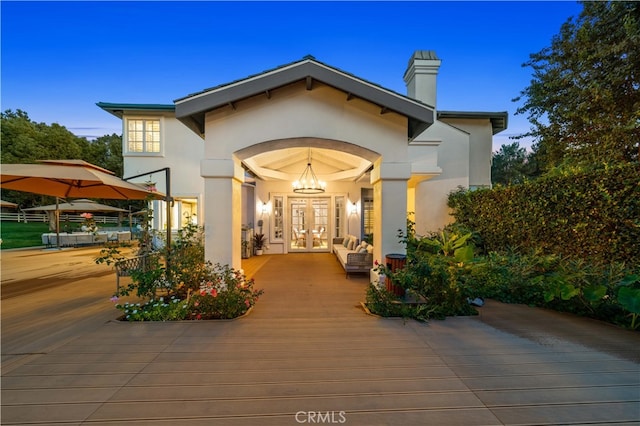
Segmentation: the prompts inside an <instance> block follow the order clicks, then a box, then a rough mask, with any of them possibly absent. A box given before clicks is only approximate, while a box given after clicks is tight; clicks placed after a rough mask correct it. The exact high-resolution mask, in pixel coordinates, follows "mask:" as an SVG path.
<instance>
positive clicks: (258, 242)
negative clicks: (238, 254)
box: [253, 233, 265, 250]
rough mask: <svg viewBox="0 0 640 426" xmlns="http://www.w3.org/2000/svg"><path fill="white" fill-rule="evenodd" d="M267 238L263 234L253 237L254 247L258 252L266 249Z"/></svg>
mask: <svg viewBox="0 0 640 426" xmlns="http://www.w3.org/2000/svg"><path fill="white" fill-rule="evenodd" d="M264 242H265V236H264V234H262V233H257V234H255V235H254V236H253V247H254V248H255V249H256V250H262V248H263V247H264Z"/></svg>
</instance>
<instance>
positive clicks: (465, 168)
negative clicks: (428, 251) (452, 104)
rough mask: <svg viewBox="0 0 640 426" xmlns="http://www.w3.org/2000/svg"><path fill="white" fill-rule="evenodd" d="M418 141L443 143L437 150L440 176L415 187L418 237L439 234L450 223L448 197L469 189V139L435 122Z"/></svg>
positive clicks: (459, 132)
mask: <svg viewBox="0 0 640 426" xmlns="http://www.w3.org/2000/svg"><path fill="white" fill-rule="evenodd" d="M417 140H426V141H429V140H432V141H434V140H435V141H442V142H441V143H440V144H439V145H438V147H437V165H438V168H439V169H440V170H441V173H440V174H438V175H435V176H434V177H432V178H431V179H429V180H425V181H423V182H420V183H418V184H417V185H416V188H415V216H414V218H415V224H416V232H417V233H418V234H425V233H427V232H429V231H436V230H438V229H440V228H442V227H444V226H445V225H446V224H448V223H450V222H451V220H452V219H451V216H450V215H449V209H448V207H447V197H448V195H449V193H450V192H451V191H453V190H455V189H456V188H457V187H458V186H463V187H465V188H468V187H469V155H470V135H469V134H468V133H467V132H464V131H462V130H460V129H457V128H455V127H452V126H450V125H448V124H446V123H443V122H441V121H436V122H435V123H434V124H433V125H432V126H431V127H430V128H429V129H427V130H426V131H425V132H423V134H421V135H420V136H419V138H417Z"/></svg>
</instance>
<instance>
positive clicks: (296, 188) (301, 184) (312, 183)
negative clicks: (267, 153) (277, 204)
mask: <svg viewBox="0 0 640 426" xmlns="http://www.w3.org/2000/svg"><path fill="white" fill-rule="evenodd" d="M325 187H326V184H325V183H324V182H321V181H319V180H318V178H317V177H316V174H315V173H314V172H313V169H312V168H311V148H309V159H308V161H307V167H306V168H305V169H304V171H303V172H302V174H301V175H300V178H299V179H298V180H297V181H295V182H293V192H295V193H298V194H320V193H322V192H324V191H325Z"/></svg>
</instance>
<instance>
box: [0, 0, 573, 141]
mask: <svg viewBox="0 0 640 426" xmlns="http://www.w3.org/2000/svg"><path fill="white" fill-rule="evenodd" d="M0 7H1V19H2V22H1V23H2V27H1V49H2V51H1V54H2V55H1V56H2V59H1V61H2V62H1V66H2V77H1V78H2V81H1V83H2V93H1V103H2V110H3V111H5V110H7V109H11V110H17V109H21V110H24V111H26V112H27V113H28V114H29V116H30V118H31V119H32V120H34V121H37V122H45V123H47V124H51V123H59V124H60V125H63V126H65V127H66V128H67V129H69V130H70V131H72V132H73V133H75V134H77V135H79V136H86V137H89V138H92V137H96V136H102V135H105V134H111V133H117V134H121V132H122V131H121V123H120V120H118V119H117V118H115V117H113V116H111V115H110V114H108V113H106V112H104V111H103V110H101V109H100V108H98V107H97V106H96V105H95V104H96V102H116V103H160V104H171V103H172V102H173V101H174V100H175V99H178V98H181V97H183V96H185V95H188V94H190V93H193V92H198V91H200V90H202V89H205V88H208V87H213V86H216V85H219V84H223V83H227V82H229V81H233V80H237V79H240V78H244V77H246V76H249V75H252V74H256V73H259V72H261V71H264V70H267V69H271V68H275V67H277V66H279V65H283V64H287V63H290V62H294V61H296V60H299V59H301V58H302V57H303V56H305V55H308V54H310V55H313V56H315V57H316V59H318V60H319V61H321V62H324V63H326V64H328V65H330V66H333V67H336V68H340V69H342V70H344V71H347V72H350V73H352V74H355V75H357V76H359V77H362V78H364V79H366V80H369V81H372V82H374V83H377V84H379V85H381V86H383V87H386V88H388V89H391V90H394V91H396V92H399V93H403V94H404V93H406V88H405V85H404V82H403V80H402V76H403V74H404V71H405V69H406V66H407V63H408V60H409V57H410V56H411V54H412V53H413V52H414V51H415V50H434V51H435V52H436V54H437V55H438V56H439V58H440V59H441V60H442V66H441V67H440V74H439V76H438V109H441V110H462V111H508V112H509V129H507V130H506V131H505V132H503V133H501V134H499V135H497V136H496V137H495V143H494V148H495V149H497V148H498V147H499V146H500V145H502V144H503V143H510V142H512V141H511V140H510V139H509V136H511V135H516V134H520V133H523V132H525V131H526V130H527V129H528V127H529V124H528V122H527V120H526V117H523V116H515V115H514V112H515V110H516V108H517V107H518V105H519V104H518V103H514V102H512V99H513V98H515V97H516V96H518V95H519V93H520V91H521V90H522V89H524V88H525V87H526V86H527V85H528V84H529V81H530V80H531V69H529V68H523V67H522V64H523V63H524V62H525V61H527V60H528V58H529V54H531V53H535V52H538V51H540V50H541V49H543V48H544V47H547V46H549V45H550V43H551V39H552V37H553V36H554V35H556V34H558V33H559V30H560V26H561V25H562V24H563V23H564V22H565V21H566V20H567V19H568V18H569V17H571V16H577V15H578V14H579V13H580V11H581V9H582V6H581V5H579V4H578V3H576V2H568V1H562V2H560V1H558V2H556V1H541V2H521V1H518V2H510V1H496V2H486V1H471V2H462V1H449V2H436V1H412V2H368V1H359V2H293V1H288V2H271V1H263V2H206V1H196V2H169V1H165V2H151V1H142V2H124V1H116V2H80V1H71V2H56V1H45V2H32V1H22V2H13V1H4V0H3V1H2V2H1V3H0Z"/></svg>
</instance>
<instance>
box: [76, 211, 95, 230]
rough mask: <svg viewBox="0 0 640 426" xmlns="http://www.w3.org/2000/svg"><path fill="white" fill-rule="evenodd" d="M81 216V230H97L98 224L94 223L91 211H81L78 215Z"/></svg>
mask: <svg viewBox="0 0 640 426" xmlns="http://www.w3.org/2000/svg"><path fill="white" fill-rule="evenodd" d="M80 217H81V218H83V219H84V222H83V223H82V230H83V231H85V232H97V231H98V225H96V221H95V219H94V218H93V214H91V213H82V214H81V215H80Z"/></svg>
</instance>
